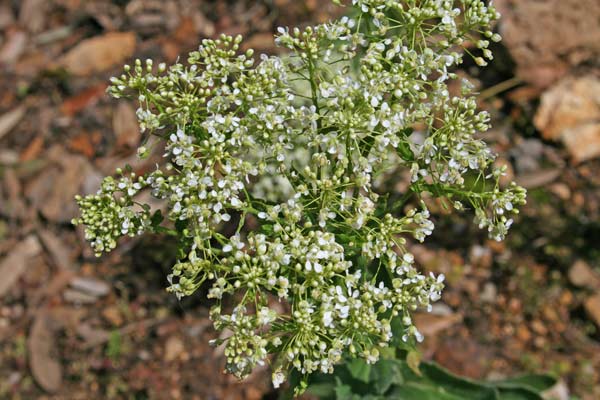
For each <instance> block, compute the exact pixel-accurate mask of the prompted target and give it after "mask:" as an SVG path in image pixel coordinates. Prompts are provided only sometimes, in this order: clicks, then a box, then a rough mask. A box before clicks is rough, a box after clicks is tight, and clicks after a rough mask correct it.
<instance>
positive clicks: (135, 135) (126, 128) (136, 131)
mask: <svg viewBox="0 0 600 400" xmlns="http://www.w3.org/2000/svg"><path fill="white" fill-rule="evenodd" d="M113 129H114V131H115V136H116V137H117V146H118V147H128V148H135V147H136V146H137V145H138V144H139V142H140V127H139V125H138V120H137V116H136V115H135V110H134V109H133V107H132V106H131V104H129V103H126V102H120V103H119V105H117V108H116V110H115V112H114V114H113Z"/></svg>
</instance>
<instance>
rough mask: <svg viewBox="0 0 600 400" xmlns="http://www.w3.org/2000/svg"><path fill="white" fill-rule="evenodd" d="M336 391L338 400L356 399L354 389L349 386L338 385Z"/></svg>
mask: <svg viewBox="0 0 600 400" xmlns="http://www.w3.org/2000/svg"><path fill="white" fill-rule="evenodd" d="M334 390H335V399H336V400H353V398H354V394H353V393H352V388H351V387H350V386H349V385H338V386H336V387H335V389H334Z"/></svg>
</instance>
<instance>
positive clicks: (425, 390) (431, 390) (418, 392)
mask: <svg viewBox="0 0 600 400" xmlns="http://www.w3.org/2000/svg"><path fill="white" fill-rule="evenodd" d="M388 398H390V399H396V400H466V399H469V400H470V398H468V397H463V396H458V395H454V394H451V393H447V392H445V391H444V390H443V389H441V388H436V387H434V386H427V385H420V384H417V383H410V384H406V385H402V386H398V387H396V388H394V391H393V392H392V393H391V395H390V396H388Z"/></svg>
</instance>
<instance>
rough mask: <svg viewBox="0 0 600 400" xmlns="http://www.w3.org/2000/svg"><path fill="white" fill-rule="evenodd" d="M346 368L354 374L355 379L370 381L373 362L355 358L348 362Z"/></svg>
mask: <svg viewBox="0 0 600 400" xmlns="http://www.w3.org/2000/svg"><path fill="white" fill-rule="evenodd" d="M346 368H348V371H350V375H352V377H353V378H354V379H358V380H359V381H361V382H364V383H369V381H370V376H371V364H367V363H366V362H365V361H363V360H361V359H359V358H355V359H353V360H352V361H350V362H348V364H347V365H346Z"/></svg>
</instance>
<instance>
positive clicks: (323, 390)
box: [306, 382, 336, 399]
mask: <svg viewBox="0 0 600 400" xmlns="http://www.w3.org/2000/svg"><path fill="white" fill-rule="evenodd" d="M306 391H307V392H308V393H310V394H312V395H313V396H317V397H318V398H320V399H323V398H332V397H333V396H334V395H335V394H336V389H335V387H334V386H333V384H332V383H331V382H321V383H313V384H311V385H309V387H308V389H307V390H306Z"/></svg>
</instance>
